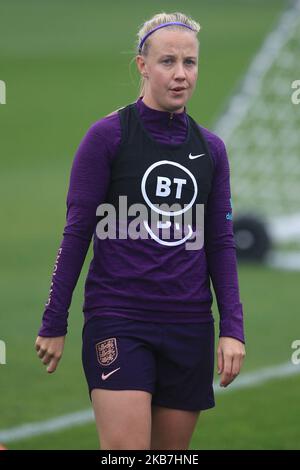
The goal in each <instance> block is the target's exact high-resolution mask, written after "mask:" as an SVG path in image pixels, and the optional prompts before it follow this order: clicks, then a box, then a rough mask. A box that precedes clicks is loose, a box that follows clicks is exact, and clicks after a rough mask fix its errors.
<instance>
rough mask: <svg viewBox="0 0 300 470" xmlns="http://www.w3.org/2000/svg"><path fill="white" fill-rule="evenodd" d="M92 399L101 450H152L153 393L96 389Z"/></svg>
mask: <svg viewBox="0 0 300 470" xmlns="http://www.w3.org/2000/svg"><path fill="white" fill-rule="evenodd" d="M91 397H92V403H93V409H94V414H95V418H96V426H97V431H98V435H99V442H100V448H101V449H102V450H116V449H123V450H124V449H127V450H129V449H130V450H142V449H150V441H151V398H152V395H151V394H150V393H148V392H143V391H139V390H104V389H94V390H93V391H92V393H91Z"/></svg>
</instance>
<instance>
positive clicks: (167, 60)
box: [163, 59, 171, 64]
mask: <svg viewBox="0 0 300 470" xmlns="http://www.w3.org/2000/svg"><path fill="white" fill-rule="evenodd" d="M170 62H171V59H164V60H163V63H164V64H167V63H170Z"/></svg>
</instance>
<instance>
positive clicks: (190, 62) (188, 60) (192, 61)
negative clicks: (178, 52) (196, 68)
mask: <svg viewBox="0 0 300 470" xmlns="http://www.w3.org/2000/svg"><path fill="white" fill-rule="evenodd" d="M186 62H188V63H189V64H194V65H195V64H196V63H195V61H194V60H193V59H187V60H186Z"/></svg>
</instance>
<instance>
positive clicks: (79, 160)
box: [39, 117, 121, 337]
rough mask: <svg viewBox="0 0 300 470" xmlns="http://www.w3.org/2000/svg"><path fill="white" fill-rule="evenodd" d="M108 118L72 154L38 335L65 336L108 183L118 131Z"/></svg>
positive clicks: (93, 127) (117, 142) (92, 128)
mask: <svg viewBox="0 0 300 470" xmlns="http://www.w3.org/2000/svg"><path fill="white" fill-rule="evenodd" d="M110 121H111V118H110V117H107V118H106V119H105V123H104V124H102V126H101V133H100V130H99V125H98V123H96V124H94V125H93V126H91V128H90V129H89V130H88V132H87V134H86V135H85V137H84V139H83V140H82V142H81V144H80V145H79V148H78V150H77V152H76V154H75V158H74V161H73V165H72V170H71V176H70V184H69V190H68V195H67V217H66V219H67V220H66V226H65V229H64V232H63V240H62V243H61V246H60V248H59V250H58V255H57V258H56V263H55V266H54V271H53V275H52V282H51V287H50V293H49V298H48V300H47V302H46V309H45V311H44V315H43V322H42V326H41V328H40V330H39V335H40V336H49V337H52V336H64V335H65V334H66V333H67V318H68V309H69V306H70V304H71V300H72V294H73V291H74V289H75V286H76V284H77V281H78V278H79V275H80V272H81V269H82V265H83V263H84V260H85V257H86V254H87V251H88V248H89V245H90V242H91V238H92V235H93V232H94V228H95V225H96V208H97V206H98V205H99V204H100V203H101V202H103V200H104V198H105V194H106V191H107V188H108V184H109V177H110V158H111V156H112V155H113V154H114V153H115V151H116V149H117V147H118V145H119V142H120V137H121V133H120V131H119V134H118V133H115V132H114V129H112V130H113V132H112V130H111V126H110Z"/></svg>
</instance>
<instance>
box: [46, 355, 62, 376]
mask: <svg viewBox="0 0 300 470" xmlns="http://www.w3.org/2000/svg"><path fill="white" fill-rule="evenodd" d="M58 362H59V358H58V357H52V359H51V361H50V364H49V366H48V367H47V372H48V373H49V374H51V373H52V372H55V370H56V368H57V365H58Z"/></svg>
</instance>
